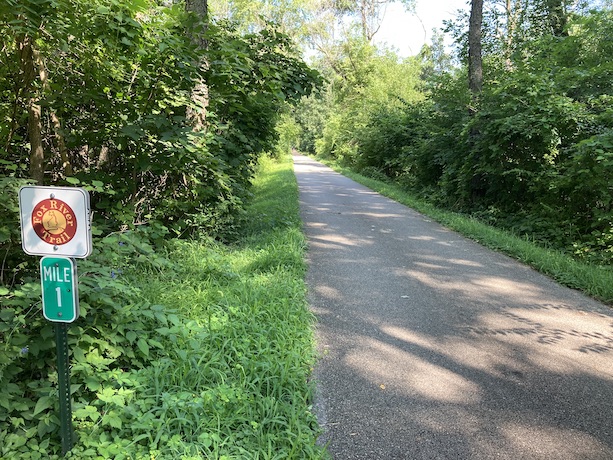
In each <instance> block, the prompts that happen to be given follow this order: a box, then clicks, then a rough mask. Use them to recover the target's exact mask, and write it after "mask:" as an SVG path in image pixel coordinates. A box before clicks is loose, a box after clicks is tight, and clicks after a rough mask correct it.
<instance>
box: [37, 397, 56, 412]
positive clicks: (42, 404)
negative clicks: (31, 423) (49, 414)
mask: <svg viewBox="0 0 613 460" xmlns="http://www.w3.org/2000/svg"><path fill="white" fill-rule="evenodd" d="M53 402H54V398H51V397H50V396H42V397H41V398H39V399H38V401H36V407H34V412H33V413H32V415H36V414H40V413H41V412H42V411H44V410H47V409H49V408H50V407H51V406H53Z"/></svg>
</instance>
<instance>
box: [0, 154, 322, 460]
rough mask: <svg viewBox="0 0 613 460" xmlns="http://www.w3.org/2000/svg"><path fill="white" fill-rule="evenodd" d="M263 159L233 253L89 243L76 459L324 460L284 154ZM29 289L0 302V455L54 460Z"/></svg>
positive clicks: (78, 354) (76, 393)
mask: <svg viewBox="0 0 613 460" xmlns="http://www.w3.org/2000/svg"><path fill="white" fill-rule="evenodd" d="M284 158H285V159H284V160H283V161H282V162H272V161H270V160H268V161H265V162H263V164H264V169H263V171H262V172H261V173H260V174H259V175H258V177H257V181H256V183H255V189H254V190H253V192H254V194H255V198H254V200H253V201H252V202H251V203H250V205H249V207H248V208H247V210H246V212H247V216H248V222H250V224H249V225H247V226H245V227H243V228H242V229H241V233H240V235H239V237H238V240H237V242H236V243H235V245H233V246H232V247H229V246H227V245H224V244H222V243H220V242H216V241H213V240H211V239H208V240H203V241H199V242H195V241H186V240H177V239H174V240H173V241H172V242H167V243H166V244H165V245H163V244H162V242H161V241H160V239H161V238H163V237H164V236H165V233H164V232H163V231H161V230H160V229H158V230H154V228H152V227H150V226H149V227H147V226H141V227H139V228H138V229H136V230H133V231H128V232H122V233H116V234H111V235H108V236H106V237H104V238H100V239H98V240H97V242H96V245H95V251H94V253H93V254H92V256H90V257H89V258H88V259H87V260H84V261H79V263H78V266H79V272H80V298H81V317H80V318H79V319H78V321H77V322H76V323H74V324H73V325H72V326H71V327H70V329H69V345H70V349H71V366H72V368H71V374H72V376H71V383H72V393H73V416H74V417H73V418H74V427H75V433H76V436H77V440H76V443H75V446H74V448H73V449H72V451H71V453H70V455H69V458H78V459H109V458H115V459H128V458H130V459H144V458H147V459H150V458H151V459H175V458H176V459H181V458H183V459H201V458H216V459H223V458H225V459H250V458H253V459H255V458H300V459H308V458H310V459H317V458H322V457H323V454H322V449H321V448H320V447H317V446H315V439H316V435H317V425H316V422H315V417H314V415H313V414H312V413H311V412H310V410H309V403H310V402H309V397H310V388H309V385H308V383H307V381H308V375H309V373H310V370H311V366H312V362H313V359H314V347H313V345H312V334H311V329H310V324H311V322H312V319H313V318H312V315H311V314H310V313H309V311H308V309H307V306H306V300H305V296H306V293H305V287H304V281H303V278H304V270H305V262H304V237H303V235H302V234H301V230H300V219H299V214H298V199H297V186H296V182H295V178H294V177H293V173H292V165H291V162H289V161H288V159H287V157H284ZM39 286H40V285H39V281H38V279H36V278H34V277H33V278H32V279H28V280H27V282H26V283H25V284H24V285H22V287H21V289H20V290H18V291H17V290H15V291H12V292H10V293H7V290H6V289H5V290H3V291H2V292H1V294H2V295H3V304H2V310H0V334H2V343H1V348H0V376H1V377H2V380H0V385H1V387H2V392H1V393H0V457H2V458H7V459H8V458H11V459H18V458H23V459H42V458H44V459H52V458H59V452H60V439H59V433H58V425H59V420H58V416H57V414H58V401H57V386H56V385H57V374H56V371H55V345H54V342H53V335H54V332H53V325H52V323H49V322H48V321H45V320H44V319H43V318H42V315H41V313H40V308H39V304H40V288H39Z"/></svg>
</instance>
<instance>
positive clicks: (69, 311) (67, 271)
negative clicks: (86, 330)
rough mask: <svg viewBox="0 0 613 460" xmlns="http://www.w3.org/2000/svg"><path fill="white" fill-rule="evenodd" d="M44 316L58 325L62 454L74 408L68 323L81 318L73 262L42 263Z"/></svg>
mask: <svg viewBox="0 0 613 460" xmlns="http://www.w3.org/2000/svg"><path fill="white" fill-rule="evenodd" d="M40 282H41V287H42V291H43V316H44V317H45V318H46V319H48V320H49V321H53V322H54V323H55V344H56V348H57V377H58V390H59V395H58V396H59V400H60V434H61V436H62V455H66V453H67V452H69V451H70V450H71V449H72V445H73V436H72V408H71V401H70V366H69V360H68V351H69V350H68V324H67V323H72V322H73V321H74V320H75V319H77V318H78V317H79V296H78V292H77V270H76V267H75V263H74V261H73V260H72V259H69V258H67V257H53V256H47V257H43V258H42V259H41V260H40Z"/></svg>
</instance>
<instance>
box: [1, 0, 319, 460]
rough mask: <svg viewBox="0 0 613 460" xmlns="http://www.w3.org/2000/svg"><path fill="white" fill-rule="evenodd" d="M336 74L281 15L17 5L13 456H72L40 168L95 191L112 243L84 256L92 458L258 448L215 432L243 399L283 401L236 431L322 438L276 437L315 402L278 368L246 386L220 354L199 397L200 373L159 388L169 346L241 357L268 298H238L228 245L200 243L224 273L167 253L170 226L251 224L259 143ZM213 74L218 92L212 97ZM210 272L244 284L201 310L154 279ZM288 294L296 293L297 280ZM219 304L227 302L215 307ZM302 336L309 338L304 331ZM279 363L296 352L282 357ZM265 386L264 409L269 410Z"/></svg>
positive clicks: (5, 61) (10, 170) (12, 64)
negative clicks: (309, 60) (28, 202)
mask: <svg viewBox="0 0 613 460" xmlns="http://www.w3.org/2000/svg"><path fill="white" fill-rule="evenodd" d="M194 37H200V38H201V39H200V40H196V39H194ZM202 43H205V44H206V46H205V47H204V48H203V47H202V46H201V45H202ZM319 82H320V77H319V74H318V73H317V72H315V71H313V70H311V69H310V68H309V67H308V66H307V65H306V64H304V62H303V61H302V59H301V58H300V57H299V55H298V53H297V52H296V51H295V48H294V45H293V44H292V42H291V41H290V39H289V38H288V37H287V35H285V34H283V33H281V32H279V31H278V30H277V28H276V26H275V25H273V24H270V23H261V24H260V26H259V27H258V28H253V29H252V30H250V31H249V32H248V33H242V32H239V31H238V30H237V28H236V26H235V25H233V24H232V23H230V22H222V21H215V20H214V18H201V17H198V16H197V15H196V14H194V13H187V12H186V11H185V5H184V4H183V3H182V2H165V1H163V2H162V1H156V0H137V1H134V0H93V1H82V0H25V1H24V0H3V1H2V2H0V209H1V210H2V213H3V219H2V222H1V223H0V269H1V271H0V301H1V305H0V457H2V458H52V456H53V454H54V453H57V452H58V423H59V421H58V417H57V415H56V414H57V411H56V405H57V398H56V395H57V375H56V373H55V370H54V369H55V345H54V340H53V335H54V334H53V325H52V324H51V323H49V322H47V321H45V320H44V319H43V318H42V314H41V311H40V310H41V309H40V306H41V305H40V304H41V299H40V284H39V283H40V281H39V273H38V261H37V260H36V258H34V257H30V256H26V255H25V254H24V253H23V251H22V249H21V243H20V238H21V235H20V229H19V214H18V211H19V210H18V199H17V197H18V190H19V187H20V186H22V185H25V184H32V183H38V184H41V185H69V186H73V185H77V186H81V187H84V188H86V189H87V190H89V192H90V195H91V197H92V211H93V232H94V237H95V241H94V248H95V249H94V253H93V254H92V256H91V257H89V258H88V259H87V260H83V261H79V264H78V270H79V289H80V300H81V303H80V305H81V317H80V318H79V320H78V321H77V322H76V323H74V325H72V326H71V328H70V346H71V350H72V360H73V365H72V375H73V380H72V381H73V383H74V385H73V394H74V398H75V408H74V409H75V411H74V417H75V421H76V422H77V425H78V431H79V437H80V446H81V447H80V450H79V451H78V452H77V453H79V454H82V456H83V458H95V456H99V458H112V457H115V456H117V458H121V456H122V455H124V456H127V457H130V456H131V457H132V458H134V457H135V456H137V457H138V456H139V455H140V456H143V455H144V456H146V457H147V458H156V457H161V458H179V457H175V456H174V454H173V452H175V451H173V449H176V451H177V452H179V451H181V452H182V454H183V455H190V454H191V455H205V454H206V453H207V452H209V451H210V452H213V451H214V452H228V453H231V454H232V455H239V452H243V450H245V451H246V450H248V449H249V447H244V446H243V447H241V446H242V445H243V444H242V441H240V442H236V443H234V445H233V446H230V447H227V446H226V447H223V446H222V447H223V448H222V447H220V444H224V443H225V442H229V441H225V440H223V439H222V438H223V436H225V435H222V434H219V433H218V432H215V430H213V428H212V427H213V425H215V424H217V423H218V419H217V418H216V417H217V416H218V415H220V414H223V413H225V412H224V410H225V411H228V413H230V412H233V411H235V410H236V408H237V407H239V406H240V404H246V405H247V409H245V410H246V411H248V410H254V411H256V412H257V410H261V411H264V412H266V414H267V415H266V414H263V413H256V412H254V413H253V414H247V413H242V414H236V413H234V415H235V416H238V418H239V419H240V420H242V421H245V423H244V424H242V423H243V422H242V421H241V426H240V427H238V426H236V425H232V424H229V425H228V427H227V429H228V430H233V429H236V430H237V434H239V435H240V436H242V437H243V438H248V437H250V436H255V435H257V436H260V438H261V440H262V442H264V443H268V442H271V443H276V442H278V441H279V439H281V437H283V438H284V441H283V442H285V443H286V445H287V446H289V447H288V451H289V452H291V450H292V449H296V450H297V451H300V449H301V448H300V447H299V446H300V445H301V443H303V442H305V439H307V438H309V436H311V435H310V434H309V432H308V429H307V428H305V427H303V426H302V425H300V426H299V428H297V429H296V430H297V431H300V430H303V432H302V433H303V434H304V436H303V434H301V433H299V432H297V431H296V432H293V436H295V437H294V438H291V439H290V438H289V437H288V436H285V435H284V436H281V435H279V434H274V435H270V436H268V434H267V433H269V431H270V430H269V428H270V426H277V425H276V424H277V421H278V420H279V419H280V418H282V417H285V415H283V416H281V415H276V414H277V412H276V410H277V409H278V408H280V407H285V405H290V406H291V405H292V404H295V406H296V407H298V402H297V401H294V400H293V399H292V398H294V397H295V396H291V397H288V400H285V399H284V398H286V395H285V393H284V391H285V390H284V389H283V388H285V387H284V386H283V385H280V386H275V385H272V383H273V380H274V379H276V377H275V376H274V375H273V374H274V372H276V370H271V373H270V374H266V375H269V377H270V379H269V380H266V381H264V380H262V381H261V382H259V383H257V382H256V383H253V382H252V383H250V384H249V385H251V386H250V387H249V388H244V389H243V388H238V387H235V385H234V382H233V381H232V379H231V378H229V377H227V376H226V375H225V374H223V373H221V371H220V370H219V369H218V368H217V367H215V366H217V365H216V364H215V365H213V364H211V365H210V366H211V367H206V369H205V368H203V369H200V374H199V375H198V376H195V378H196V377H197V378H198V379H201V381H198V382H194V385H196V383H197V385H199V386H198V388H197V393H198V395H197V397H195V396H194V395H195V393H193V392H194V391H196V387H194V389H193V390H192V389H187V387H186V388H185V391H183V392H181V393H180V394H179V393H175V392H174V389H173V388H172V385H174V384H172V383H171V382H170V381H169V383H168V385H170V386H168V388H166V389H165V390H163V391H162V389H160V388H155V387H146V385H149V384H150V383H151V382H152V381H153V382H155V381H157V380H156V379H158V378H159V375H160V374H165V373H166V371H167V369H166V368H164V366H166V367H167V368H168V367H172V366H174V364H170V363H171V361H168V359H169V355H168V353H167V352H168V351H169V350H174V351H173V352H172V353H174V355H172V356H170V359H177V360H178V361H180V362H181V363H183V364H182V365H183V367H184V368H185V370H186V372H188V369H189V367H190V366H191V365H193V364H194V363H195V362H196V361H194V360H196V357H195V354H198V358H197V360H204V359H206V360H207V361H208V360H210V361H211V362H213V361H214V360H215V359H217V358H219V359H221V358H223V359H224V360H226V359H228V360H229V359H230V358H226V357H224V356H223V355H224V353H225V351H224V350H225V348H224V347H226V346H227V345H228V342H227V340H229V339H228V337H229V335H227V336H226V335H225V334H226V332H227V331H228V329H227V328H226V327H225V326H224V324H225V322H226V321H227V320H228V318H229V317H230V316H232V315H234V316H232V318H233V320H234V319H236V318H235V316H236V315H239V316H241V315H243V316H245V315H251V314H253V313H254V312H253V311H251V310H250V311H249V312H243V313H239V312H238V310H236V311H235V310H233V309H234V308H235V306H236V305H234V302H235V300H236V299H235V297H233V296H231V295H230V294H229V291H228V292H226V289H229V290H232V289H235V288H233V287H228V286H227V283H225V282H226V281H228V282H229V281H230V280H234V279H235V278H236V275H235V273H234V269H230V268H225V267H223V266H222V265H223V263H221V262H219V261H216V259H215V260H213V259H214V258H216V257H218V256H217V255H215V251H216V250H217V249H215V250H211V251H209V250H208V249H203V250H202V253H201V254H200V255H199V257H201V258H202V260H203V261H205V262H206V261H208V262H211V264H210V266H208V267H206V270H209V271H206V270H205V271H204V272H201V271H198V270H197V268H198V267H200V265H197V266H196V265H194V267H191V268H193V269H194V270H196V271H190V270H189V269H190V267H185V266H184V265H183V262H184V260H182V258H183V257H186V258H187V257H188V256H187V255H186V254H185V253H184V252H182V250H179V249H177V248H175V252H174V253H173V254H174V255H172V256H167V255H166V252H165V251H166V250H167V249H168V244H169V243H168V241H169V240H171V239H172V238H173V237H177V236H181V237H186V236H195V237H203V236H204V237H205V238H209V237H214V238H218V239H224V238H228V237H232V238H235V237H237V235H238V234H239V232H240V228H241V225H240V224H241V218H243V217H242V213H243V211H244V207H245V204H246V202H247V201H246V198H248V197H249V196H250V194H251V191H250V187H251V180H252V178H253V176H254V172H255V168H256V164H257V162H258V158H260V157H261V156H262V155H263V154H264V153H266V152H273V151H275V149H276V139H277V137H278V136H279V131H278V130H277V129H276V122H277V120H278V119H279V117H280V116H281V115H282V114H283V113H285V112H286V108H287V107H288V106H289V105H290V104H294V103H296V102H298V101H299V99H300V98H301V97H302V96H305V95H308V94H309V93H310V92H311V91H312V89H313V88H314V87H315V86H317V85H318V84H319ZM203 87H204V88H205V90H204V91H205V95H206V99H205V101H204V105H203V104H202V102H198V99H196V98H194V94H195V91H196V90H197V88H203ZM194 113H200V114H205V117H201V118H202V119H204V121H205V122H204V125H203V126H197V125H196V124H195V123H194ZM194 257H195V256H194ZM209 258H213V259H211V260H208V259H209ZM218 262H219V267H217V268H215V267H216V265H215V264H216V263H218ZM199 263H200V261H199ZM237 270H239V269H237ZM239 271H240V270H239ZM264 271H265V270H264V268H262V271H261V272H262V273H263V272H264ZM139 274H140V275H139ZM144 275H146V276H147V278H146V279H138V278H139V276H144ZM211 276H213V277H216V276H219V283H217V282H212V284H207V285H206V286H204V285H202V284H197V285H195V286H193V287H190V289H192V291H193V290H202V291H205V292H207V295H209V294H210V293H220V292H221V294H220V295H221V296H222V297H223V296H224V295H226V294H228V297H227V298H225V299H222V298H208V297H207V298H206V299H202V302H203V303H202V304H198V305H196V313H197V315H196V316H189V315H186V312H185V311H184V312H181V311H180V310H181V308H184V309H187V310H190V309H191V307H192V306H193V303H191V302H190V301H189V299H185V298H182V301H181V302H177V299H178V296H177V295H176V292H175V294H169V293H166V291H165V288H164V287H162V288H159V291H158V292H153V291H152V290H151V289H153V286H148V283H149V282H152V283H153V285H155V282H154V280H156V279H157V280H158V282H157V285H158V287H159V286H160V285H162V286H163V284H162V281H161V280H168V281H169V282H171V281H172V280H175V281H177V282H178V280H179V279H183V278H182V277H185V278H192V277H193V278H194V279H195V280H196V281H197V282H200V281H202V280H203V279H205V280H207V279H209V278H210V277H211ZM177 277H179V278H177ZM266 282H267V281H265V280H258V281H254V283H255V284H257V283H264V284H265V283H266ZM285 287H286V288H287V286H285ZM266 289H267V290H268V291H270V289H269V288H266ZM169 292H172V291H169ZM249 292H251V291H249ZM211 295H213V294H211ZM215 295H217V294H215ZM236 295H237V296H240V293H237V294H236ZM246 295H253V296H256V295H259V294H256V293H253V294H246ZM173 296H174V297H173ZM213 297H215V296H214V295H213ZM254 298H255V297H254ZM277 298H278V299H280V300H279V301H280V302H286V301H283V300H281V298H282V295H281V294H280V293H277ZM230 299H233V300H230ZM269 301H270V300H269V299H262V300H258V302H262V304H263V303H266V302H269ZM182 303H185V305H182ZM209 303H213V304H215V306H214V307H211V308H212V310H206V308H205V307H209V306H210V305H209ZM238 303H239V301H238V300H236V304H237V305H238ZM205 304H206V305H205ZM249 305H250V308H256V304H249ZM257 305H260V303H257ZM285 307H286V303H283V305H281V306H280V308H285ZM297 307H299V305H297ZM262 308H264V307H262ZM266 308H268V306H267V307H266ZM287 311H288V312H289V310H287ZM229 315H230V316H229ZM250 319H252V317H250ZM277 319H279V320H280V321H287V317H285V316H281V315H279V316H278V318H277ZM296 319H298V320H304V319H305V317H304V316H297V317H296ZM268 326H270V327H272V328H273V329H275V328H278V325H277V326H271V324H270V323H269V324H268ZM301 327H303V328H304V327H305V325H304V324H302V325H301ZM252 332H253V331H249V332H247V331H242V332H241V333H244V334H246V335H245V336H249V334H251V333H252ZM279 334H281V333H280V332H279ZM254 340H255V339H254ZM291 340H292V341H295V343H302V344H303V345H305V349H308V347H307V345H308V343H303V342H302V340H303V339H302V338H292V339H291ZM305 340H306V339H305ZM243 345H244V346H243V348H241V346H242V345H240V344H238V343H237V344H235V346H236V348H235V351H236V356H235V358H232V359H233V360H232V361H228V362H227V363H225V364H224V365H226V364H227V365H228V366H230V368H232V369H233V370H234V371H236V372H237V376H238V375H239V374H241V372H242V371H239V369H240V366H243V367H246V364H245V361H243V358H244V356H245V355H246V353H247V352H246V351H244V350H246V349H247V348H248V346H249V343H246V342H245V343H244V344H243ZM281 346H282V345H281ZM287 350H289V348H287V349H284V351H287ZM260 351H261V350H260ZM275 353H276V352H275ZM262 358H263V359H264V361H267V360H274V361H275V362H277V363H278V364H279V365H281V363H282V360H280V359H279V356H278V355H275V356H274V357H272V356H267V355H266V354H262ZM295 358H296V360H297V361H296V362H295V363H289V361H288V362H287V363H288V364H287V365H288V366H289V367H288V369H283V372H286V371H287V372H289V369H290V368H291V371H292V372H294V371H295V374H293V375H292V376H291V379H294V378H295V379H296V380H292V381H295V382H296V385H298V382H300V381H301V382H303V383H306V377H305V376H304V375H303V374H301V373H300V372H302V371H300V370H299V369H298V367H299V366H300V365H302V363H299V362H298V361H300V359H301V358H300V357H299V356H296V357H295ZM292 359H293V358H292ZM199 362H200V364H201V363H202V362H203V361H199ZM152 363H156V366H157V367H156V368H155V369H153V368H152V367H151V366H152ZM234 366H238V367H234ZM257 366H262V368H263V366H264V364H263V363H260V364H257ZM297 366H298V367H297ZM205 370H206V372H205ZM277 370H278V369H277ZM209 371H210V375H208V374H207V372H209ZM156 372H157V374H156ZM224 372H225V371H224ZM205 374H206V375H205ZM262 375H264V374H262ZM237 376H235V377H236V378H238V377H237ZM232 378H234V377H232ZM284 378H286V377H284ZM211 379H213V380H215V379H218V380H219V382H217V383H216V384H219V388H217V387H215V385H216V384H213V383H211V382H212V380H211ZM287 379H288V380H287V381H289V380H290V378H289V377H287ZM269 384H270V385H269ZM209 385H210V390H206V388H205V387H207V388H208V386H209ZM258 385H260V386H259V387H258ZM257 388H260V389H261V391H262V392H263V393H261V394H260V393H258V392H257V391H259V390H257ZM266 391H270V392H271V393H270V394H268V393H266ZM188 392H189V395H188ZM274 392H279V394H276V393H274ZM295 394H296V395H298V394H302V395H303V397H306V390H305V389H304V388H298V387H297V389H296V391H295ZM296 397H297V396H296ZM194 398H196V399H194ZM256 400H257V401H258V404H260V406H259V409H252V408H251V406H250V404H251V403H253V402H254V401H256ZM303 402H304V401H303ZM175 406H176V407H180V408H181V410H183V409H185V411H187V412H189V411H192V413H191V414H192V415H193V416H194V418H193V419H190V422H189V423H191V424H194V425H193V426H192V425H190V427H191V429H193V436H192V437H190V438H189V439H188V444H189V445H190V446H191V445H192V444H194V443H195V442H196V441H198V443H199V447H193V446H192V447H181V446H180V445H181V442H182V441H181V439H182V438H181V436H182V435H181V433H185V429H187V428H186V425H185V424H186V423H187V422H183V421H180V420H179V419H178V415H177V413H173V412H172V410H171V408H172V407H175ZM217 409H218V410H217ZM216 411H217V412H216ZM281 412H282V411H281ZM173 414H174V415H173ZM226 415H227V414H226ZM303 415H304V414H302V415H301V416H300V417H302V416H303ZM196 416H198V417H200V418H202V420H199V419H198V417H196ZM266 417H270V420H269V419H268V418H266ZM300 417H296V420H298V419H299V418H300ZM246 420H248V421H246ZM283 423H285V422H283ZM288 423H289V422H288ZM300 423H303V422H302V421H301V422H299V424H300ZM309 423H310V422H306V424H307V425H308V424H309ZM205 424H208V425H206V426H208V428H206V429H205V428H204V427H205ZM209 425H210V426H209ZM243 425H244V426H243ZM292 427H293V425H292ZM209 428H210V429H209ZM165 430H166V431H165ZM173 430H174V431H173ZM273 431H274V430H273ZM88 433H93V434H92V435H91V437H89V436H88ZM162 433H170V434H162ZM215 433H217V434H215ZM174 435H176V436H175V437H173V436H174ZM180 438H181V439H180ZM192 438H193V439H192ZM241 439H242V438H241ZM309 439H312V436H311V437H310V438H309ZM279 442H280V441H279ZM297 446H298V447H297ZM90 448H91V449H90ZM181 449H183V450H181ZM215 449H217V450H215ZM232 449H235V450H232ZM241 449H242V450H241ZM283 449H285V447H284V448H283ZM219 455H220V456H221V455H222V454H219ZM179 456H180V455H179ZM216 458H217V457H216Z"/></svg>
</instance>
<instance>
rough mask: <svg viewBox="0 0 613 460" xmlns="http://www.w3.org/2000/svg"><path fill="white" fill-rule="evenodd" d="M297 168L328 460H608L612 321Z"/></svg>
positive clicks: (300, 161) (419, 219) (324, 176)
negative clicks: (315, 318) (316, 339)
mask: <svg viewBox="0 0 613 460" xmlns="http://www.w3.org/2000/svg"><path fill="white" fill-rule="evenodd" d="M295 163H296V165H295V170H296V175H297V177H298V180H299V185H300V191H301V206H302V214H303V219H304V226H305V232H306V233H307V237H308V240H309V267H310V268H309V273H308V276H307V281H308V284H309V290H310V302H311V305H312V310H313V311H314V312H315V314H316V315H317V318H318V325H317V337H318V346H319V349H320V351H321V360H320V363H319V365H318V367H317V369H316V375H315V376H316V378H317V380H318V382H319V385H318V398H317V412H318V416H319V418H320V422H321V424H322V426H323V428H324V429H325V433H324V435H323V436H322V441H323V442H329V443H330V444H329V450H330V452H331V453H332V454H333V457H334V458H335V459H384V458H385V459H419V458H432V459H434V458H436V459H439V458H454V459H491V458H502V459H577V460H579V459H587V458H589V459H611V458H613V411H611V410H610V406H611V401H613V310H611V309H610V308H608V307H606V306H604V305H601V304H599V303H597V302H595V301H592V300H591V299H588V298H586V297H584V296H582V295H580V294H579V293H577V292H575V291H572V290H570V289H566V288H563V287H561V286H559V285H557V284H556V283H554V282H553V281H551V280H550V279H548V278H546V277H544V276H542V275H540V274H538V273H536V272H534V271H533V270H531V269H529V268H528V267H525V266H523V265H521V264H518V263H517V262H515V261H513V260H512V259H510V258H508V257H506V256H503V255H500V254H496V253H493V252H491V251H489V250H486V249H484V248H482V247H481V246H479V245H478V244H476V243H474V242H472V241H469V240H466V239H465V238H463V237H461V236H459V235H458V234H456V233H454V232H451V231H449V230H447V229H445V228H443V227H441V226H439V225H437V224H435V223H433V222H431V221H430V220H429V219H427V218H425V217H423V216H421V215H420V214H418V213H416V212H414V211H412V210H410V209H408V208H406V207H404V206H401V205H398V204H397V203H394V202H392V201H391V200H388V199H385V198H383V197H381V196H379V195H378V194H376V193H373V192H371V191H369V190H367V189H365V188H363V187H362V186H360V185H358V184H356V183H355V182H352V181H350V180H348V179H346V178H344V177H342V176H340V175H338V174H336V173H333V172H331V171H330V170H329V169H327V168H325V167H322V166H321V165H318V164H316V163H314V162H313V161H312V160H309V159H306V158H304V157H297V158H296V162H295Z"/></svg>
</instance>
